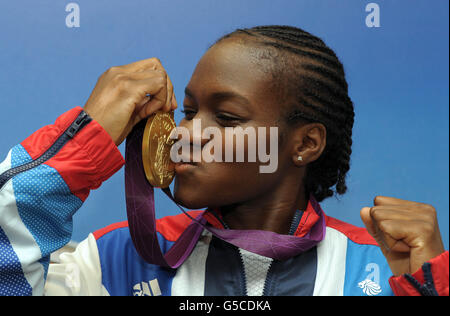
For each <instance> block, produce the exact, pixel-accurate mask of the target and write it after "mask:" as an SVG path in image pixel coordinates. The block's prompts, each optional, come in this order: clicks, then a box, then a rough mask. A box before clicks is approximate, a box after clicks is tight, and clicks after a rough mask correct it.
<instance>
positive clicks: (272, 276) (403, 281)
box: [0, 107, 449, 296]
mask: <svg viewBox="0 0 450 316" xmlns="http://www.w3.org/2000/svg"><path fill="white" fill-rule="evenodd" d="M123 164H124V159H123V157H122V155H121V153H120V152H119V150H118V149H117V147H116V146H115V144H114V143H113V141H112V140H111V138H110V137H109V135H108V134H107V133H106V131H105V130H104V129H103V128H102V127H101V126H100V125H99V124H98V123H97V122H95V121H94V120H91V119H90V118H89V117H88V116H87V115H86V114H85V113H84V112H83V111H82V108H80V107H76V108H73V109H72V110H70V111H68V112H66V113H65V114H63V115H62V116H60V117H59V118H58V119H57V120H56V122H55V123H54V124H53V125H49V126H46V127H44V128H42V129H40V130H38V131H37V132H36V133H34V134H33V135H31V136H30V137H29V138H27V139H26V140H25V141H23V142H22V143H21V144H19V145H17V146H15V147H14V148H12V149H11V150H10V152H9V153H8V155H7V157H6V159H5V160H4V161H3V162H2V163H1V164H0V295H148V296H157V295H187V296H196V295H198V296H202V295H273V296H274V295H352V296H356V295H370V296H374V295H394V294H395V295H437V294H439V295H448V293H449V276H448V273H449V264H448V262H449V254H448V251H447V252H445V253H443V254H441V255H439V256H437V257H436V258H433V259H432V260H430V262H428V263H426V264H425V265H424V266H423V268H422V269H420V270H419V271H417V272H415V273H414V274H413V275H403V276H398V277H393V276H392V273H391V271H390V269H389V266H388V264H387V262H386V260H385V258H384V256H383V254H382V253H381V251H380V249H379V247H378V246H377V244H376V242H375V241H374V240H373V239H372V237H371V236H370V235H369V234H368V233H367V231H366V230H365V229H363V228H358V227H355V226H352V225H349V224H346V223H344V222H341V221H339V220H337V219H334V218H331V217H327V218H326V222H327V228H326V236H325V239H324V240H323V241H322V242H321V243H319V245H318V246H317V247H314V248H312V249H311V250H309V251H307V252H305V253H302V254H301V255H298V256H296V257H294V258H290V259H288V260H286V261H276V260H273V259H271V258H267V257H263V256H259V255H256V254H253V253H250V252H247V251H245V250H242V249H238V248H236V247H234V246H232V245H229V244H227V243H224V242H223V241H221V240H220V239H217V238H216V237H212V236H211V234H210V233H208V232H207V231H205V232H204V233H203V234H202V236H201V238H200V239H199V241H198V243H197V245H196V247H195V248H194V250H193V253H192V254H191V255H190V256H189V258H188V259H187V260H186V261H185V262H184V263H183V264H182V265H181V266H180V267H179V268H178V269H168V268H162V267H160V266H156V265H152V264H148V263H146V262H145V261H144V260H143V259H141V258H140V257H139V255H138V254H137V252H136V250H135V248H134V246H133V243H132V241H131V238H130V233H129V230H128V225H127V222H121V223H117V224H113V225H111V226H108V227H106V228H104V229H101V230H99V231H97V232H94V233H92V234H90V235H89V236H88V238H87V239H85V240H84V241H82V242H81V243H80V244H79V245H78V247H77V248H76V250H75V251H74V252H71V253H64V254H62V255H61V256H60V260H59V262H58V263H54V264H53V263H52V264H50V262H49V261H50V254H51V253H53V252H54V251H56V250H58V249H60V248H61V247H63V246H64V245H65V244H66V243H67V242H69V241H70V239H71V234H72V216H73V215H74V213H75V212H76V211H77V210H78V209H79V208H80V207H81V205H82V204H83V202H84V201H85V200H86V198H87V197H88V195H89V192H90V190H92V189H95V188H98V187H99V186H100V185H101V183H102V182H103V181H105V180H107V179H108V178H109V177H111V176H112V175H113V174H114V173H115V172H116V171H118V170H119V169H120V168H121V167H122V166H123ZM191 212H192V215H196V214H198V213H196V212H201V211H191ZM314 214H315V213H314V212H313V211H312V209H311V206H310V205H309V206H308V208H307V210H306V211H305V212H304V213H303V214H302V216H301V217H299V218H298V222H297V223H295V225H296V227H295V229H294V231H295V235H298V236H301V235H302V234H304V233H306V231H307V230H308V228H309V227H311V226H312V225H313V224H314V222H315V220H317V219H315V217H314ZM189 221H190V220H189V218H188V217H187V216H185V215H184V214H180V215H177V216H168V217H165V218H162V219H159V220H158V221H157V230H158V238H159V243H160V245H161V247H162V248H163V249H162V250H163V251H167V249H169V248H170V247H171V245H173V243H174V242H175V241H176V240H177V238H178V237H179V236H180V234H181V233H182V232H183V231H184V229H185V228H186V227H187V225H188V224H189ZM208 222H209V223H210V224H211V225H213V226H216V227H221V226H220V223H219V222H218V221H217V220H215V219H214V218H213V217H209V218H208Z"/></svg>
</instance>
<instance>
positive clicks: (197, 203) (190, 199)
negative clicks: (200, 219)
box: [173, 181, 209, 210]
mask: <svg viewBox="0 0 450 316" xmlns="http://www.w3.org/2000/svg"><path fill="white" fill-rule="evenodd" d="M173 197H174V199H175V201H176V202H177V203H178V204H180V205H181V206H183V207H185V208H188V209H191V210H193V209H203V208H207V207H209V205H208V202H209V201H208V200H207V199H205V193H202V190H200V189H199V188H198V187H193V186H182V185H180V184H179V183H178V182H177V181H175V186H174V192H173Z"/></svg>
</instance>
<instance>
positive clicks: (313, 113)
mask: <svg viewBox="0 0 450 316" xmlns="http://www.w3.org/2000/svg"><path fill="white" fill-rule="evenodd" d="M235 36H245V37H247V38H248V39H250V40H251V41H252V42H253V43H256V44H258V45H260V46H261V47H262V48H264V47H267V48H272V49H276V50H277V51H278V52H280V53H281V54H282V56H284V58H274V59H273V62H274V65H275V67H274V68H275V69H276V71H278V72H279V73H281V77H280V74H274V78H277V79H278V78H280V80H282V84H283V85H285V86H287V88H286V91H287V92H286V93H290V94H291V95H293V96H295V104H293V105H292V106H289V108H288V110H287V113H286V115H285V121H286V122H287V123H288V125H289V126H295V125H296V124H298V123H299V122H304V121H307V122H318V123H322V124H324V126H325V128H326V130H327V144H326V147H325V150H324V151H323V153H322V155H321V156H320V157H319V158H318V159H317V160H316V161H314V162H312V163H310V164H309V165H308V167H307V174H306V180H305V185H306V190H307V192H309V193H312V194H313V195H314V196H315V198H316V199H317V201H319V202H321V201H323V200H324V199H326V198H328V197H330V196H333V195H334V194H335V192H336V193H337V194H339V195H342V194H344V193H345V192H346V191H347V185H346V181H345V180H346V175H347V172H348V171H349V169H350V156H351V153H352V129H353V124H354V116H355V113H354V107H353V102H352V100H351V99H350V97H349V95H348V84H347V81H346V79H345V72H344V67H343V65H342V63H341V62H340V60H339V58H338V57H337V56H336V54H335V53H334V51H333V50H332V49H330V48H329V47H328V46H327V45H326V44H325V43H324V41H323V40H322V39H320V38H318V37H316V36H314V35H312V34H311V33H308V32H306V31H304V30H302V29H300V28H296V27H292V26H280V25H269V26H257V27H253V28H247V29H237V30H236V31H234V32H232V33H230V34H227V35H225V36H223V37H222V38H220V39H219V40H218V41H217V42H216V43H219V42H221V41H223V40H225V39H228V38H231V37H235ZM277 75H278V76H277ZM334 186H335V191H333V190H332V188H333V187H334Z"/></svg>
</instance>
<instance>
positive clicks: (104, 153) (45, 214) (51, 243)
mask: <svg viewBox="0 0 450 316" xmlns="http://www.w3.org/2000/svg"><path fill="white" fill-rule="evenodd" d="M123 164H124V159H123V157H122V155H121V153H120V151H119V150H118V148H117V147H116V145H115V144H114V142H113V141H112V139H111V138H110V136H109V135H108V134H107V132H106V131H105V130H104V129H103V128H102V127H101V126H100V125H99V124H98V123H97V122H96V121H94V120H92V119H90V118H89V116H88V115H87V114H86V113H85V112H84V111H83V110H82V108H81V107H76V108H73V109H71V110H69V111H68V112H66V113H64V114H63V115H61V116H60V117H59V118H58V119H57V120H56V122H55V123H54V124H53V125H49V126H46V127H43V128H41V129H40V130H38V131H37V132H35V133H34V134H33V135H31V136H30V137H28V138H27V139H26V140H25V141H23V142H22V143H21V144H19V145H17V146H15V147H14V148H12V149H11V150H10V152H9V153H8V155H7V157H6V159H5V160H4V161H3V162H2V163H1V164H0V295H43V294H44V283H45V279H46V276H47V272H48V265H49V259H50V254H51V253H52V252H54V251H56V250H57V249H59V248H61V247H63V246H64V245H65V244H66V243H67V242H69V241H70V238H71V235H72V216H73V215H74V213H75V212H76V211H77V210H78V209H79V208H80V207H81V205H82V204H83V202H84V201H85V200H86V198H87V197H88V195H89V192H90V190H92V189H96V188H98V187H99V186H100V185H101V183H102V182H103V181H105V180H106V179H108V178H109V177H111V176H112V175H113V174H114V173H115V172H116V171H117V170H119V169H120V168H121V167H122V165H123Z"/></svg>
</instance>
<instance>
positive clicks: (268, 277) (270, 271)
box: [262, 259, 275, 296]
mask: <svg viewBox="0 0 450 316" xmlns="http://www.w3.org/2000/svg"><path fill="white" fill-rule="evenodd" d="M274 261H275V259H274V260H272V262H270V265H269V269H267V275H266V280H265V281H264V287H263V292H262V296H268V295H269V284H270V285H271V284H272V278H273V268H272V267H273V263H274Z"/></svg>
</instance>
